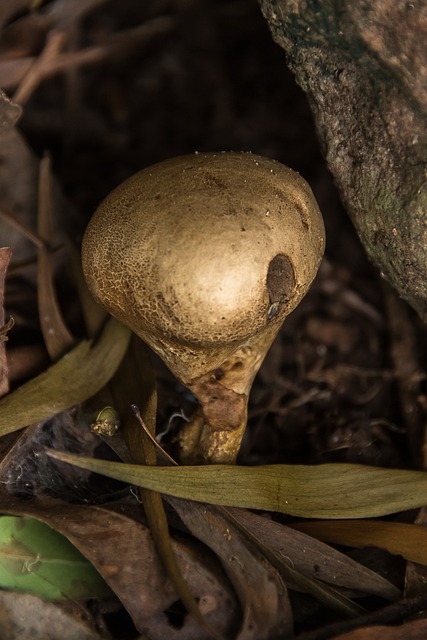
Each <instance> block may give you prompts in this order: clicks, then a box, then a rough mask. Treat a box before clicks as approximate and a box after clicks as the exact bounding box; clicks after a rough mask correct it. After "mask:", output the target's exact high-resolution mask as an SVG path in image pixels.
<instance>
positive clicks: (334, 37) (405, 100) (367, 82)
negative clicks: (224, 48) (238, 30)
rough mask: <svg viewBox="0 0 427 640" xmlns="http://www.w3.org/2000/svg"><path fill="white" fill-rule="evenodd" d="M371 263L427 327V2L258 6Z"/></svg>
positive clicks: (271, 2) (307, 1)
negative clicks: (302, 95)
mask: <svg viewBox="0 0 427 640" xmlns="http://www.w3.org/2000/svg"><path fill="white" fill-rule="evenodd" d="M260 2H261V7H262V10H263V13H264V15H265V17H266V18H267V20H268V22H269V25H270V29H271V31H272V34H273V37H274V39H275V40H276V41H277V42H278V43H279V44H280V45H281V46H282V47H283V48H284V49H285V51H286V54H287V60H288V64H289V67H290V68H291V69H292V71H293V72H294V73H295V75H296V78H297V81H298V83H299V84H300V85H301V86H302V88H303V89H304V90H305V92H306V93H307V96H308V99H309V101H310V104H311V106H312V109H313V111H314V114H315V119H316V124H317V129H318V134H319V138H320V140H321V143H322V146H323V149H324V153H325V156H326V159H327V162H328V165H329V168H330V170H331V171H332V173H333V175H334V177H335V181H336V184H337V186H338V188H339V190H340V193H341V197H342V200H343V202H344V204H345V206H346V208H347V210H348V212H349V214H350V216H351V218H352V219H353V222H354V224H355V226H356V228H357V230H358V233H359V235H360V237H361V239H362V242H363V243H364V245H365V247H366V249H367V251H368V254H369V255H370V257H371V259H372V260H373V261H374V262H375V263H376V264H377V265H378V267H379V268H380V269H381V271H382V272H383V273H384V275H385V276H386V278H387V279H388V280H389V281H390V282H391V283H392V284H393V286H394V287H395V288H396V289H397V290H398V292H399V293H400V295H401V296H402V297H403V298H405V299H406V300H407V301H408V302H409V303H410V304H411V305H412V306H413V307H414V308H415V309H416V310H417V311H418V312H419V314H420V315H421V316H422V317H423V318H424V320H427V185H426V159H427V118H426V112H427V2H426V0H415V1H414V2H405V1H403V0H352V2H347V1H346V0H298V1H297V0H260Z"/></svg>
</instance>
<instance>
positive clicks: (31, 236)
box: [0, 209, 48, 249]
mask: <svg viewBox="0 0 427 640" xmlns="http://www.w3.org/2000/svg"><path fill="white" fill-rule="evenodd" d="M0 218H2V219H3V220H4V221H5V222H7V224H9V225H10V226H11V227H14V228H15V229H16V230H17V231H19V232H20V233H22V235H23V236H25V237H26V238H28V240H31V242H32V243H33V244H34V245H35V246H36V247H37V249H47V248H48V247H47V245H46V242H45V241H44V240H43V238H41V237H40V236H39V235H38V234H37V233H35V232H34V231H31V229H29V228H28V227H26V226H25V225H24V224H23V223H22V222H20V221H19V220H17V219H16V218H15V216H14V215H13V213H9V211H6V210H5V209H0Z"/></svg>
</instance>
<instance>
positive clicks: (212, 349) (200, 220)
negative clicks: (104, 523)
mask: <svg viewBox="0 0 427 640" xmlns="http://www.w3.org/2000/svg"><path fill="white" fill-rule="evenodd" d="M324 244H325V232H324V226H323V220H322V217H321V214H320V212H319V209H318V206H317V203H316V201H315V199H314V196H313V193H312V191H311V189H310V187H309V186H308V184H307V183H306V181H305V180H304V179H303V178H302V177H301V176H300V175H299V174H298V173H296V172H295V171H293V170H292V169H289V168H288V167H285V166H284V165H282V164H280V163H278V162H276V161H274V160H271V159H268V158H263V157H260V156H257V155H253V154H251V153H234V152H226V153H196V154H194V155H186V156H181V157H178V158H172V159H170V160H166V161H165V162H160V163H159V164H156V165H154V166H152V167H148V168H147V169H144V170H143V171H140V172H139V173H137V174H135V175H134V176H132V177H131V178H129V179H128V180H126V181H125V182H124V183H123V184H121V185H120V186H119V187H117V188H116V189H115V190H114V191H113V192H112V193H111V194H110V195H109V196H107V198H106V199H105V200H104V201H103V202H102V203H101V205H100V206H99V207H98V209H97V211H96V212H95V214H94V216H93V217H92V219H91V221H90V223H89V226H88V228H87V230H86V233H85V235H84V238H83V246H82V261H83V271H84V274H85V278H86V281H87V283H88V286H89V288H90V290H91V292H92V294H93V296H94V297H95V299H96V300H98V302H100V304H101V305H103V306H104V307H105V308H106V309H107V310H108V311H109V312H110V313H111V314H112V315H113V316H115V317H116V318H118V319H119V320H121V321H122V322H123V323H124V324H126V325H127V326H129V327H130V328H131V329H132V330H133V331H134V332H135V333H136V334H137V335H138V336H140V337H141V338H142V339H143V340H144V341H145V342H146V343H147V344H148V345H150V347H151V348H152V349H153V350H154V351H155V352H156V353H158V354H159V355H160V357H161V358H162V359H163V361H164V362H165V363H166V365H167V366H168V367H169V369H170V371H171V372H172V373H173V374H174V375H175V376H176V377H177V378H178V379H179V380H180V381H181V382H182V383H183V384H184V385H185V386H187V387H188V388H189V389H190V390H191V391H192V392H193V394H194V395H195V396H196V398H197V400H198V402H199V408H198V410H197V412H196V413H195V415H194V416H193V418H192V419H191V421H190V422H189V423H187V424H186V425H185V426H184V427H183V428H182V430H181V432H180V435H179V443H180V451H181V461H182V462H184V463H232V462H235V459H236V456H237V453H238V451H239V447H240V443H241V439H242V436H243V433H244V430H245V427H246V422H247V403H248V396H249V392H250V389H251V386H252V382H253V379H254V377H255V374H256V372H257V371H258V369H259V367H260V365H261V363H262V361H263V359H264V356H265V354H266V353H267V351H268V349H269V347H270V345H271V343H272V342H273V340H274V338H275V336H276V334H277V332H278V331H279V328H280V326H281V325H282V322H283V320H284V319H285V317H286V316H287V315H288V314H289V313H290V312H291V311H292V310H293V309H294V308H295V306H296V305H297V304H298V303H299V301H300V300H301V298H302V297H303V296H304V294H305V293H306V292H307V290H308V288H309V286H310V284H311V282H312V281H313V279H314V277H315V275H316V272H317V269H318V267H319V263H320V261H321V258H322V255H323V251H324Z"/></svg>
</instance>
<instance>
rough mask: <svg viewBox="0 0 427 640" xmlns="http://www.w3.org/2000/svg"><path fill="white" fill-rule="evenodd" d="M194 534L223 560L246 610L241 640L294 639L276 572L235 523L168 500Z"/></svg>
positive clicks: (214, 511)
mask: <svg viewBox="0 0 427 640" xmlns="http://www.w3.org/2000/svg"><path fill="white" fill-rule="evenodd" d="M166 499H167V501H168V502H169V503H170V504H171V505H172V506H173V508H174V509H175V511H176V512H177V513H178V515H179V517H180V518H181V520H182V521H183V522H184V524H185V525H186V527H188V529H189V530H190V531H191V533H192V534H193V535H194V536H195V537H197V538H198V539H199V540H202V541H203V542H204V543H205V544H206V545H207V546H208V547H209V548H210V549H212V550H213V551H214V552H215V554H216V555H217V556H218V557H219V558H220V560H221V563H222V565H223V566H224V569H225V571H226V573H227V575H228V577H229V578H230V580H231V582H232V584H233V586H234V588H235V590H236V592H237V594H238V596H239V599H240V603H241V606H242V609H243V622H242V628H241V631H240V633H239V635H238V640H268V639H269V638H276V637H277V638H279V637H280V638H283V639H285V638H288V637H291V636H292V626H293V624H292V611H291V607H290V603H289V599H288V594H287V590H286V587H285V585H284V583H283V581H282V579H281V577H280V576H279V574H278V572H277V571H276V569H275V568H274V567H273V566H272V565H271V564H269V563H268V562H267V561H266V560H265V559H264V558H262V557H261V555H260V554H259V553H258V552H257V551H256V550H255V549H250V548H249V547H248V545H247V543H246V541H245V539H244V538H243V536H242V534H241V533H240V531H238V530H237V529H236V528H235V527H234V526H233V525H232V524H231V523H228V522H226V521H225V520H224V518H223V516H222V515H221V513H220V511H219V510H217V509H215V508H214V507H209V508H206V507H205V506H203V505H199V504H196V503H190V502H187V501H185V500H177V499H175V498H171V497H169V496H168V497H166Z"/></svg>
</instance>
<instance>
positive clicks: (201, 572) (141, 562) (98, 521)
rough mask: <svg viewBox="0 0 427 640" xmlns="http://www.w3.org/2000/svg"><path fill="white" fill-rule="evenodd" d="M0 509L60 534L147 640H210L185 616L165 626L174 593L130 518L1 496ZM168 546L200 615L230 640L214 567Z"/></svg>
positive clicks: (229, 620)
mask: <svg viewBox="0 0 427 640" xmlns="http://www.w3.org/2000/svg"><path fill="white" fill-rule="evenodd" d="M0 509H1V511H2V513H12V514H16V515H31V516H33V517H34V518H38V519H39V520H41V521H42V522H45V523H46V524H48V525H49V526H51V527H53V528H55V529H56V530H57V531H59V532H60V533H62V534H63V535H65V536H66V537H67V538H68V539H69V540H70V541H71V542H72V543H73V544H74V545H75V546H76V547H77V549H79V551H80V552H81V553H82V554H83V555H84V556H85V557H86V558H87V559H88V560H90V562H92V564H93V565H94V566H95V567H96V569H97V570H98V571H99V572H100V574H101V575H102V576H103V578H104V579H105V580H106V582H107V583H108V584H109V586H110V587H111V589H112V590H113V591H114V592H115V593H116V594H117V596H118V597H119V599H120V601H121V602H122V604H123V606H124V607H125V608H126V609H127V611H128V612H129V614H130V615H131V617H132V619H133V621H134V623H135V625H136V627H137V628H138V629H139V630H140V631H141V632H145V633H146V634H147V635H148V636H149V637H150V640H164V639H165V638H168V639H169V638H171V639H173V640H180V639H183V640H184V639H185V640H191V639H193V640H205V639H206V640H208V639H209V638H210V636H209V635H208V633H207V632H206V631H204V630H201V629H200V627H199V625H198V624H196V622H195V621H194V619H193V618H192V617H191V616H187V617H185V619H184V621H183V625H182V627H180V628H175V627H174V626H173V625H172V624H170V623H169V622H168V618H167V613H166V612H167V609H168V608H169V607H171V606H172V605H173V604H174V603H175V602H176V600H177V594H176V592H175V590H174V589H173V587H172V584H171V583H170V582H169V580H168V579H167V577H166V575H165V572H164V570H163V569H162V567H161V564H160V562H159V559H158V556H157V554H156V552H155V548H154V545H153V541H152V538H151V535H150V532H149V530H148V529H147V527H145V526H144V525H142V524H140V523H139V522H137V521H136V520H134V519H133V518H130V517H127V516H126V515H124V514H123V513H118V512H115V511H111V510H108V509H106V508H103V507H87V506H79V505H68V504H66V503H63V502H61V501H57V500H43V502H42V501H40V500H36V501H33V502H31V503H29V502H28V501H19V500H16V499H14V498H11V497H10V496H7V495H4V494H2V495H0ZM124 509H125V508H124V507H123V510H124ZM138 511H139V510H138ZM173 546H174V551H175V553H176V554H177V557H178V559H179V562H180V565H181V566H182V567H183V571H184V576H185V578H186V580H188V582H189V583H190V584H191V585H192V590H193V592H194V593H195V594H196V596H197V598H198V600H199V607H200V610H201V611H202V612H203V613H204V615H205V616H206V619H207V620H208V621H209V622H210V624H211V625H212V626H213V627H214V628H216V629H218V631H219V632H220V633H223V634H224V636H225V637H227V638H230V637H233V633H232V631H233V630H234V629H235V628H236V624H237V620H238V605H237V603H236V601H235V599H234V594H233V591H232V590H231V589H230V587H229V585H228V584H227V582H226V581H225V579H224V576H223V575H222V574H221V571H219V570H218V566H217V564H216V563H215V562H214V561H213V560H212V558H209V557H208V554H207V552H206V550H203V563H202V561H201V558H200V555H199V552H198V551H197V549H196V550H194V549H192V548H190V547H189V546H188V545H185V544H183V543H180V542H177V541H175V542H174V543H173Z"/></svg>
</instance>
